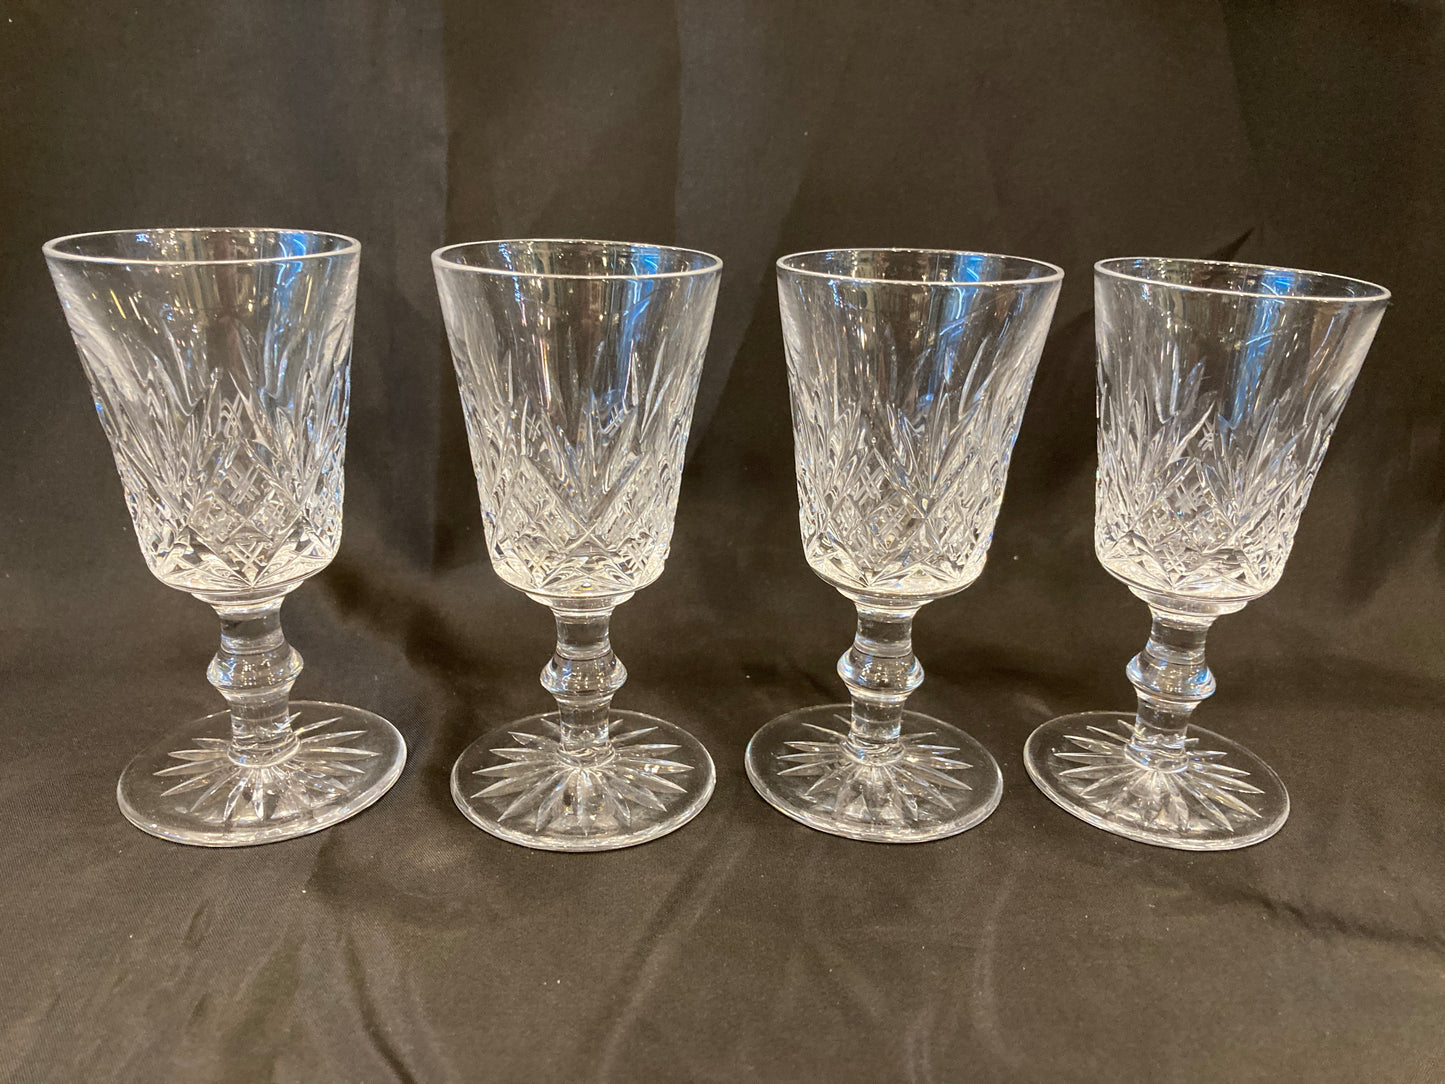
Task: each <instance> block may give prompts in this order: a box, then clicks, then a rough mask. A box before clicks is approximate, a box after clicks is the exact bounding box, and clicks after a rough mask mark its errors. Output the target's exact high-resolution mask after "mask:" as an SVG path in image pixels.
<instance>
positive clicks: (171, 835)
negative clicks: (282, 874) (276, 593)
mask: <svg viewBox="0 0 1445 1084" xmlns="http://www.w3.org/2000/svg"><path fill="white" fill-rule="evenodd" d="M290 708H291V713H292V714H291V725H292V727H293V728H294V729H295V731H296V734H297V737H298V739H299V742H298V745H297V748H296V750H295V752H293V753H292V754H291V755H290V756H288V757H286V758H285V759H283V760H279V761H276V762H274V763H270V764H264V765H242V764H238V763H236V762H235V761H234V760H232V759H231V757H230V755H229V752H228V745H229V740H230V730H231V716H230V713H229V712H225V711H221V712H217V713H216V714H215V715H207V716H206V717H205V718H203V719H197V720H196V721H195V722H193V723H189V724H187V725H186V726H184V727H181V728H180V729H178V730H176V731H175V732H174V733H172V734H171V735H170V736H168V737H167V738H166V739H165V740H164V741H161V742H158V743H156V744H155V745H153V746H151V747H150V748H149V749H147V750H146V751H145V752H144V753H141V754H140V755H139V756H138V757H136V758H135V759H134V760H132V761H131V762H130V763H129V764H128V765H126V768H125V771H124V772H122V773H121V777H120V783H119V785H118V786H117V787H116V798H117V800H118V801H119V802H120V809H121V812H122V813H124V814H125V816H126V819H127V820H129V821H130V822H131V823H132V824H134V825H135V826H136V827H137V828H139V829H141V830H142V831H145V832H149V833H150V834H151V835H153V836H160V837H161V838H162V839H169V840H172V841H174V842H176V843H189V844H193V845H195V846H200V847H247V846H251V845H253V844H257V843H274V842H276V841H278V840H282V839H292V838H294V837H296V836H303V835H306V834H308V833H310V832H319V831H320V830H321V829H323V828H326V827H329V826H330V825H333V824H335V823H336V822H337V821H343V820H345V819H346V818H347V817H350V816H353V815H354V814H356V813H359V812H361V811H362V810H363V809H365V808H366V807H367V806H369V805H371V804H372V803H374V802H375V801H377V799H379V798H380V797H381V796H382V795H383V794H385V793H386V792H387V791H388V790H390V789H391V786H392V784H393V783H395V782H396V780H397V777H398V776H399V775H401V769H402V767H403V766H404V765H405V764H406V742H405V741H403V740H402V737H401V734H400V733H398V732H397V730H396V728H395V727H394V726H392V725H391V724H390V723H388V722H387V721H386V720H385V719H383V718H382V717H381V716H379V715H373V714H372V713H371V712H369V711H363V710H362V709H361V708H351V707H346V706H344V705H342V704H326V703H320V702H317V701H310V700H293V701H291V705H290Z"/></svg>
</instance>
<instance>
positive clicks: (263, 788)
mask: <svg viewBox="0 0 1445 1084" xmlns="http://www.w3.org/2000/svg"><path fill="white" fill-rule="evenodd" d="M299 718H300V712H292V713H291V715H290V716H289V717H288V719H287V721H288V722H289V723H291V724H293V731H294V733H295V735H296V737H297V743H298V748H297V750H296V752H295V753H293V754H291V755H290V756H288V757H287V758H286V759H284V760H280V761H277V762H276V763H273V764H238V763H236V761H235V760H234V759H233V758H232V756H231V743H230V741H228V740H227V739H225V738H209V737H198V738H196V739H195V740H194V747H193V748H190V749H177V750H175V751H174V752H172V753H171V754H170V755H171V756H172V757H174V758H175V759H176V760H179V761H180V762H181V763H179V764H176V765H174V766H172V767H169V768H162V769H161V770H160V771H158V772H156V773H155V775H157V776H160V777H162V778H165V779H167V780H169V779H170V778H179V779H180V780H181V781H180V782H179V783H176V784H175V785H174V786H171V787H168V788H167V789H165V790H163V791H162V792H161V797H162V798H171V797H173V796H176V795H183V796H184V798H183V799H182V800H180V801H179V802H178V805H180V806H181V807H183V809H184V812H185V813H186V814H187V815H188V816H193V817H196V818H199V819H200V820H202V821H204V822H206V823H208V824H228V825H236V826H239V827H245V826H248V825H259V824H275V823H278V822H281V821H286V820H291V819H293V818H296V817H306V816H310V815H311V814H312V813H313V812H314V811H315V810H316V809H317V808H318V807H323V806H327V805H330V804H331V803H333V802H336V801H337V800H338V799H340V798H342V797H343V796H344V795H345V794H346V792H347V791H348V790H349V789H350V785H351V783H352V782H353V780H354V778H355V777H357V776H362V775H365V774H366V773H365V770H364V769H363V768H362V767H360V766H358V764H357V762H358V761H365V760H371V759H373V758H374V757H378V756H380V755H381V754H380V753H379V752H377V751H376V750H374V749H363V748H358V747H356V746H353V745H348V744H346V743H347V742H349V741H353V740H355V739H356V738H359V737H363V736H364V735H365V734H366V731H364V730H326V728H327V727H329V726H332V725H333V724H335V723H337V722H340V721H341V716H339V715H332V716H330V717H329V718H326V719H319V720H317V721H316V722H314V723H307V724H305V725H304V726H295V725H294V724H295V723H296V721H297V720H298V719H299Z"/></svg>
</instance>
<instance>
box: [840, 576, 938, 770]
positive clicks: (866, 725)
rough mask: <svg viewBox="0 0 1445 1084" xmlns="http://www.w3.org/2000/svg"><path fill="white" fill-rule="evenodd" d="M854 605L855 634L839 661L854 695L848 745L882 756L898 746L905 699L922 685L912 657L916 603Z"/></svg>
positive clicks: (920, 670) (866, 754) (865, 753)
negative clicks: (897, 606)
mask: <svg viewBox="0 0 1445 1084" xmlns="http://www.w3.org/2000/svg"><path fill="white" fill-rule="evenodd" d="M857 606H858V633H857V635H856V636H854V637H853V646H852V647H850V648H849V649H848V650H847V651H845V652H844V653H843V655H842V657H841V658H839V660H838V676H839V677H841V678H842V679H843V684H845V685H847V686H848V692H849V693H850V694H851V695H852V697H853V719H852V724H851V726H850V727H849V732H848V745H849V748H850V749H851V750H852V751H853V753H854V754H855V755H857V756H859V757H863V758H867V757H881V756H886V755H887V754H889V753H890V752H892V751H893V750H894V749H895V748H896V746H897V743H898V734H899V731H900V730H901V729H902V726H903V704H904V701H906V700H907V699H908V696H909V694H910V693H912V692H913V690H914V689H916V688H918V686H920V685H922V684H923V666H922V665H921V664H920V663H919V661H918V660H917V659H916V658H914V656H913V615H914V614H916V613H917V612H918V609H919V607H917V606H911V607H905V608H901V609H880V608H877V607H874V606H870V605H867V604H865V603H862V602H859V603H857Z"/></svg>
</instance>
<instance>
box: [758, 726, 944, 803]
mask: <svg viewBox="0 0 1445 1084" xmlns="http://www.w3.org/2000/svg"><path fill="white" fill-rule="evenodd" d="M834 718H835V719H836V720H837V721H838V723H839V724H840V725H841V729H836V730H835V729H833V728H832V727H826V726H818V725H817V724H816V723H807V724H805V726H806V729H807V730H809V731H812V732H814V733H815V734H816V735H817V736H816V738H815V739H814V740H808V741H789V742H785V743H783V747H784V748H786V749H788V750H789V752H786V753H779V754H778V756H777V759H778V761H779V765H780V766H779V768H778V771H777V775H778V777H779V779H785V780H790V781H792V780H800V781H801V782H802V786H800V787H799V788H798V789H797V790H796V792H795V793H796V794H797V797H798V800H799V801H800V802H802V803H804V804H806V805H808V806H812V807H814V808H817V809H820V810H824V811H826V812H828V813H830V814H832V815H833V816H836V817H841V818H844V819H847V820H853V821H857V822H859V823H861V824H867V825H870V826H876V825H882V826H885V827H886V826H894V825H908V826H924V825H927V824H929V823H931V822H934V821H942V820H946V819H947V818H948V817H950V816H951V815H952V814H954V813H955V812H957V811H958V810H959V809H961V808H962V807H963V806H965V805H967V804H968V803H969V800H970V799H969V792H971V791H972V790H973V787H972V786H971V785H970V784H968V783H966V782H964V781H963V780H962V779H960V778H959V777H958V775H957V774H956V773H961V772H964V771H967V770H968V769H969V768H972V767H973V765H972V764H969V763H968V762H966V761H963V760H959V759H957V758H956V757H955V756H953V754H955V753H958V752H959V749H958V747H957V746H952V745H938V744H935V743H933V742H930V741H928V740H927V739H929V738H936V737H937V733H936V732H935V731H929V730H925V731H918V732H914V733H902V734H900V735H899V737H898V740H897V742H896V743H895V746H894V748H893V749H892V750H890V753H889V755H888V757H887V758H886V759H884V758H870V759H864V758H862V757H860V756H859V755H858V754H857V753H855V752H853V750H852V749H851V748H850V746H849V744H848V729H849V720H848V719H845V718H844V717H843V716H841V715H835V716H834Z"/></svg>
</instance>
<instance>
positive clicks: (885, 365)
mask: <svg viewBox="0 0 1445 1084" xmlns="http://www.w3.org/2000/svg"><path fill="white" fill-rule="evenodd" d="M812 286H813V283H812V282H811V280H802V281H795V280H787V279H784V280H782V281H781V282H780V288H781V290H782V295H783V302H784V304H783V335H784V342H785V344H786V346H787V352H788V367H789V374H790V377H791V380H790V387H791V391H792V404H793V434H794V450H795V458H796V464H797V478H798V510H799V523H800V526H801V528H802V535H803V550H804V553H805V554H806V556H807V559H808V563H809V564H810V565H811V566H812V567H813V569H814V571H816V572H817V573H818V574H819V575H820V576H822V577H823V578H824V579H825V580H827V581H828V582H829V583H832V584H834V585H835V586H838V587H841V588H844V589H846V590H850V591H858V592H862V593H866V594H870V595H889V596H903V597H915V598H936V597H938V596H940V595H945V594H948V593H950V592H953V591H958V590H961V589H962V588H964V587H967V586H968V585H969V584H970V583H972V582H973V581H974V580H975V579H977V578H978V575H979V573H980V572H982V571H983V566H984V562H985V560H986V559H987V556H988V547H989V542H990V541H991V540H992V538H993V527H994V521H995V520H996V519H997V518H998V512H999V506H1000V504H1001V503H1002V501H1003V493H1004V482H1005V480H1006V479H1007V476H1008V464H1009V457H1010V455H1011V454H1012V451H1013V445H1014V440H1015V438H1016V437H1017V435H1018V427H1019V424H1020V422H1021V420H1022V418H1023V408H1024V403H1025V402H1026V400H1027V399H1028V394H1029V388H1030V386H1031V385H1032V383H1033V378H1034V369H1035V367H1036V366H1037V364H1038V358H1039V353H1040V351H1041V350H1042V347H1043V340H1044V336H1045V335H1046V333H1047V331H1048V324H1049V315H1050V314H1051V312H1052V308H1053V297H1052V296H1050V297H1049V299H1048V302H1047V304H1046V305H1044V306H1042V307H1035V306H1034V305H1033V302H1034V299H1035V296H1036V294H1037V287H1036V286H1035V287H1032V288H1030V287H1018V288H1015V289H1006V290H1005V291H1003V296H1002V297H1001V298H1000V299H998V304H999V305H1000V306H1001V307H1003V308H1005V309H1013V310H1014V313H1015V315H1016V316H1021V315H1022V313H1023V312H1024V311H1025V310H1026V309H1027V310H1028V311H1029V316H1030V318H1029V319H1021V318H1019V319H1013V320H1009V319H1000V320H997V321H996V320H995V319H994V314H993V313H980V312H979V310H978V309H977V308H975V307H973V306H971V305H970V304H969V297H970V290H969V288H968V287H964V286H960V287H957V288H955V289H954V290H952V291H950V290H948V289H947V288H946V287H944V286H941V285H940V286H938V287H936V288H935V289H937V290H938V292H939V294H940V297H939V298H937V299H935V300H934V301H933V302H932V303H933V304H934V305H935V306H937V307H938V308H940V309H942V310H944V311H943V312H942V313H941V314H938V315H937V317H936V318H937V323H936V324H935V323H924V324H923V325H922V326H918V325H917V321H918V319H919V315H920V314H919V312H918V311H917V308H916V307H915V305H916V303H915V302H913V301H911V300H904V301H902V302H899V301H897V300H895V298H894V296H893V295H891V294H890V293H889V292H888V291H886V290H884V289H881V288H880V287H879V285H878V284H874V283H868V282H863V283H858V284H853V283H847V284H845V285H843V286H841V287H839V288H838V289H837V290H836V291H835V294H836V296H835V297H833V298H830V299H829V303H826V304H825V303H821V302H813V303H806V302H805V298H806V297H807V291H809V289H810V287H812Z"/></svg>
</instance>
